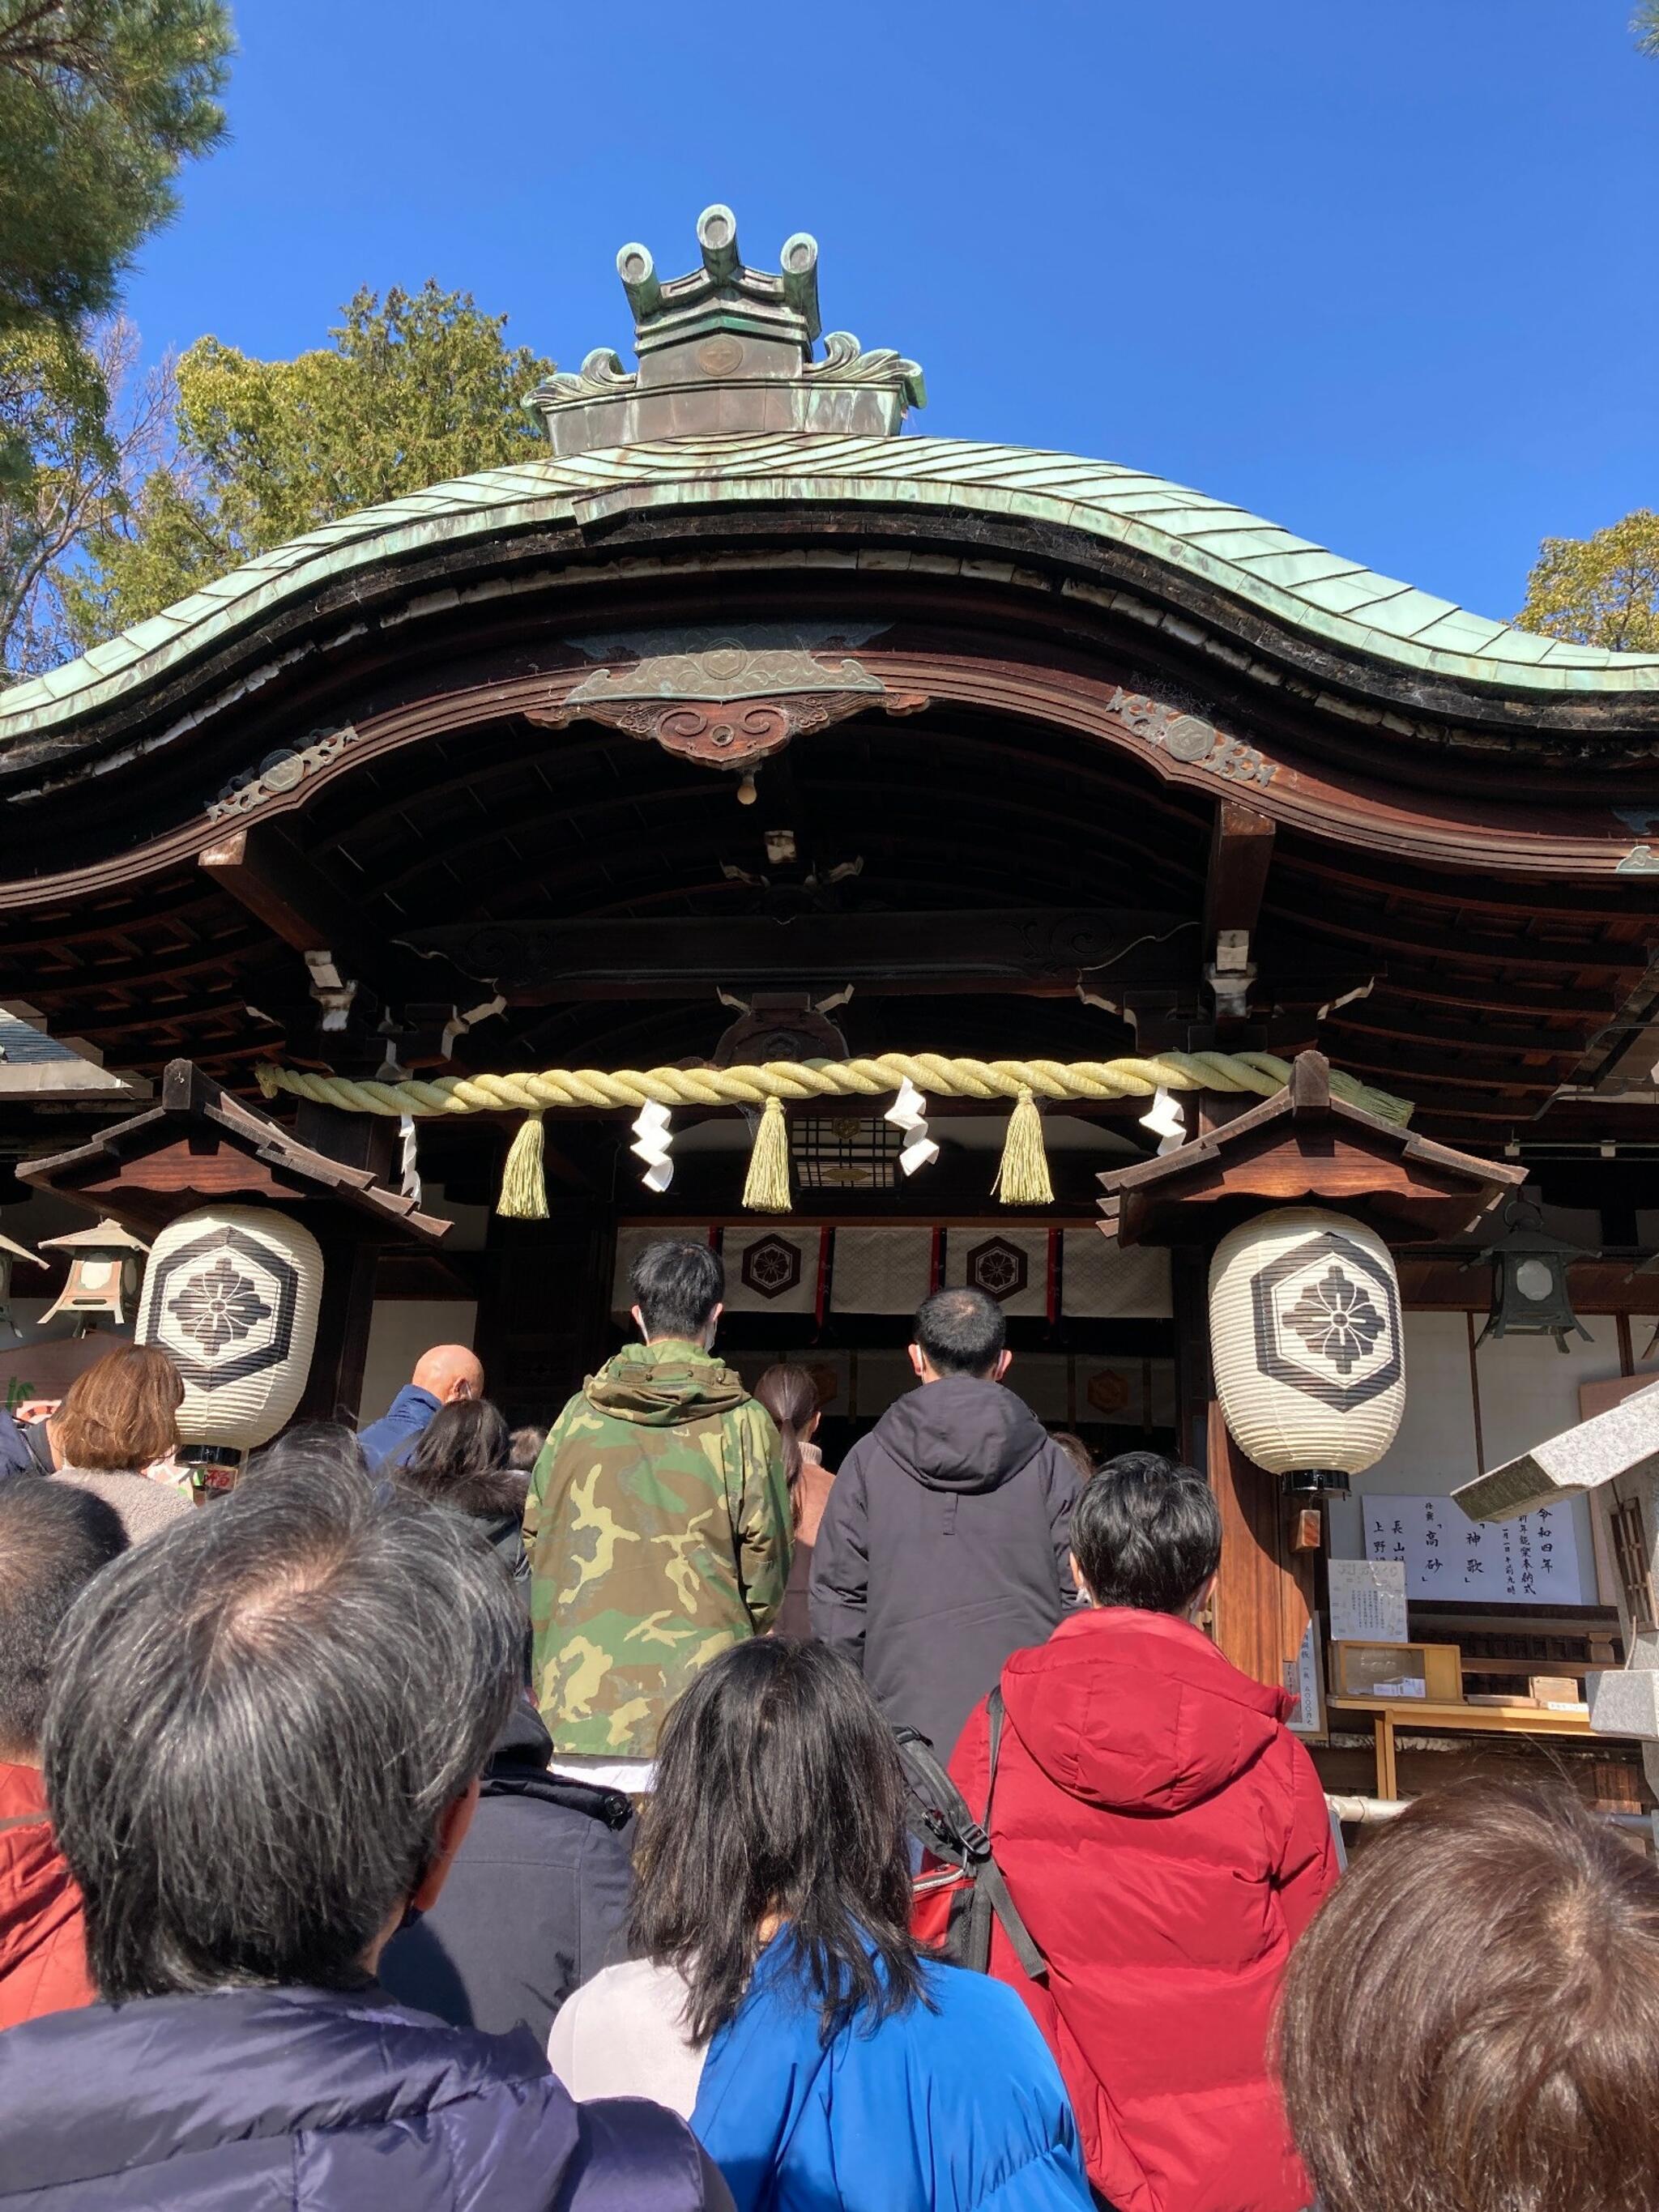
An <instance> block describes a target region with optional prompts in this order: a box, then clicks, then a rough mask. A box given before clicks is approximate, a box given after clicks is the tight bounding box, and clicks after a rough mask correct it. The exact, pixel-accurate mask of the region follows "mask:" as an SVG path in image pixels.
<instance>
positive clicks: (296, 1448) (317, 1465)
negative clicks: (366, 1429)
mask: <svg viewBox="0 0 1659 2212" xmlns="http://www.w3.org/2000/svg"><path fill="white" fill-rule="evenodd" d="M307 1474H314V1475H318V1476H319V1477H323V1478H325V1479H330V1480H333V1481H334V1482H336V1483H347V1484H352V1485H355V1486H357V1487H359V1488H362V1489H367V1488H368V1486H369V1484H370V1481H371V1480H372V1477H371V1474H370V1470H369V1464H368V1460H367V1459H366V1458H365V1457H364V1456H363V1448H362V1445H361V1444H360V1443H358V1441H357V1439H356V1436H354V1435H353V1433H352V1431H350V1430H349V1428H347V1427H346V1425H345V1424H344V1422H343V1421H301V1423H300V1424H299V1425H298V1426H297V1427H295V1428H291V1429H284V1430H283V1433H282V1435H281V1436H280V1437H277V1438H276V1442H275V1443H268V1444H267V1445H266V1446H265V1448H264V1450H263V1451H259V1452H256V1453H255V1454H254V1455H253V1457H252V1459H251V1460H250V1461H249V1462H248V1463H247V1466H246V1469H245V1470H244V1471H243V1474H242V1481H243V1483H245V1484H246V1483H249V1482H265V1481H270V1480H280V1481H283V1482H287V1481H289V1480H290V1479H291V1478H292V1477H294V1476H295V1475H307Z"/></svg>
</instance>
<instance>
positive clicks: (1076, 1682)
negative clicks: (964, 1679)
mask: <svg viewBox="0 0 1659 2212" xmlns="http://www.w3.org/2000/svg"><path fill="white" fill-rule="evenodd" d="M1072 1543H1073V1549H1074V1551H1075V1553H1076V1555H1077V1567H1078V1573H1079V1577H1080V1579H1081V1580H1082V1582H1083V1584H1084V1586H1085V1591H1086V1593H1087V1595H1088V1597H1089V1600H1090V1602H1089V1603H1088V1604H1087V1605H1086V1606H1084V1607H1080V1608H1079V1610H1078V1612H1076V1613H1073V1615H1072V1617H1071V1618H1070V1619H1069V1620H1064V1621H1062V1622H1061V1623H1060V1626H1059V1627H1058V1628H1057V1629H1056V1630H1055V1631H1054V1634H1053V1635H1052V1636H1051V1637H1050V1638H1049V1639H1048V1642H1047V1643H1046V1644H1042V1645H1040V1646H1039V1647H1038V1648H1037V1649H1036V1650H1031V1651H1017V1652H1016V1653H1015V1654H1014V1655H1013V1656H1012V1658H1011V1659H1010V1660H1009V1662H1008V1663H1007V1665H1006V1667H1005V1668H1003V1670H1002V1697H1003V1704H1004V1707H1005V1712H1006V1720H1005V1725H1004V1729H1003V1733H1002V1737H1001V1741H1000V1746H999V1748H998V1756H997V1769H996V1787H995V1790H994V1791H992V1790H989V1788H988V1784H989V1780H990V1777H989V1771H988V1757H987V1753H988V1747H989V1729H988V1717H987V1711H986V1708H985V1707H984V1706H982V1705H981V1707H980V1709H979V1710H978V1711H976V1712H975V1714H974V1716H973V1717H972V1718H971V1719H970V1720H969V1723H968V1726H967V1728H966V1729H965V1730H964V1731H963V1737H962V1741H961V1742H960V1743H959V1744H958V1745H957V1749H956V1753H955V1756H954V1757H953V1758H952V1759H951V1773H952V1775H953V1776H954V1777H955V1778H956V1781H957V1786H958V1787H959V1788H960V1789H961V1790H962V1793H963V1796H964V1797H965V1798H966V1799H967V1801H968V1803H969V1808H971V1809H972V1811H973V1812H974V1814H975V1816H976V1817H978V1816H979V1815H981V1814H982V1812H983V1808H984V1807H985V1804H986V1802H987V1796H988V1797H989V1799H990V1804H991V1813H990V1816H989V1825H990V1831H991V1840H992V1843H993V1844H994V1846H995V1849H996V1858H997V1863H998V1865H999V1866H1000V1868H1001V1869H1002V1872H1003V1875H1004V1876H1005V1878H1006V1881H1007V1884H1008V1888H1009V1892H1010V1893H1011V1895H1012V1898H1013V1900H1014V1903H1015V1905H1017V1906H1018V1909H1019V1912H1020V1916H1021V1917H1022V1918H1023V1919H1024V1923H1025V1925H1026V1928H1027V1929H1028V1930H1029V1931H1030V1936H1031V1937H1032V1940H1033V1941H1034V1942H1035V1943H1036V1947H1037V1948H1038V1950H1039V1951H1041V1952H1042V1955H1043V1957H1044V1959H1045V1960H1047V1962H1048V1978H1047V1980H1046V1981H1045V1982H1044V1983H1043V1984H1041V1985H1039V1984H1036V1983H1034V1982H1033V1981H1031V1980H1030V1978H1028V1977H1027V1975H1026V1974H1025V1973H1024V1971H1023V1969H1022V1968H1021V1966H1020V1964H1019V1962H1018V1959H1017V1958H1016V1957H1015V1955H1014V1954H1013V1952H1012V1949H1011V1948H1010V1947H1009V1945H1008V1944H1007V1942H1006V1939H1005V1938H1004V1936H1003V1935H1002V1931H1001V1929H1000V1928H999V1929H994V1931H993V1935H992V1942H991V1972H992V1973H993V1974H994V1975H995V1976H996V1977H997V1978H998V1979H1000V1980H1002V1981H1006V1982H1007V1983H1009V1984H1012V1987H1013V1988H1015V1989H1016V1990H1018V1992H1019V1994H1020V1995H1021V1996H1023V1997H1024V2000H1025V2002H1026V2004H1027V2005H1028V2006H1029V2007H1030V2010H1031V2012H1032V2014H1033V2015H1034V2016H1035V2018H1036V2021H1037V2024H1038V2026H1039V2027H1041V2028H1042V2031H1043V2033H1044V2034H1045V2035H1046V2036H1047V2038H1048V2045H1049V2048H1050V2049H1051V2050H1052V2051H1054V2056H1055V2057H1056V2058H1057V2059H1058V2061H1059V2063H1060V2071H1061V2073H1062V2074H1063V2075H1065V2077H1066V2087H1067V2088H1068V2089H1069V2090H1070V2092H1071V2095H1072V2103H1073V2106H1074V2107H1075V2108H1076V2112H1077V2116H1078V2124H1079V2127H1080V2128H1081V2129H1082V2130H1083V2141H1084V2147H1085V2151H1086V2153H1087V2154H1088V2161H1089V2178H1090V2179H1091V2181H1092V2182H1093V2184H1094V2185H1095V2187H1096V2188H1097V2190H1099V2191H1101V2192H1102V2194H1103V2196H1104V2197H1105V2198H1106V2199H1107V2201H1108V2202H1109V2203H1111V2204H1113V2205H1115V2207H1117V2208H1118V2212H1300V2208H1301V2207H1302V2206H1303V2205H1305V2204H1307V2203H1310V2201H1311V2197H1312V2191H1311V2190H1310V2186H1309V2183H1308V2178H1307V2176H1306V2174H1305V2173H1304V2172H1303V2171H1302V2169H1301V2167H1300V2166H1299V2165H1298V2164H1297V2160H1296V2157H1295V2154H1294V2153H1293V2152H1292V2150H1291V2138H1290V2132H1289V2130H1288V2128H1287V2126H1286V2124H1285V2112H1284V2107H1283V2105H1282V2104H1281V2102H1280V2100H1279V2092H1278V2090H1277V2088H1276V2087H1274V2085H1273V2081H1272V2080H1271V2079H1270V2077H1269V2073H1268V2064H1269V2057H1268V2044H1269V2039H1270V2037H1271V2033H1272V2028H1273V2012H1274V2008H1275V2005H1276V2003H1277V2002H1278V1997H1279V1986H1280V1984H1281V1982H1282V1981H1283V1978H1284V1974H1285V1961H1286V1960H1287V1959H1288V1957H1289V1956H1290V1951H1291V1944H1292V1943H1294V1942H1295V1941H1296V1939H1297V1936H1299V1935H1300V1934H1301V1933H1302V1930H1303V1929H1304V1928H1305V1927H1306V1926H1307V1924H1308V1923H1309V1922H1310V1920H1311V1919H1312V1917H1313V1916H1314V1913H1315V1911H1316V1910H1317V1908H1318V1905H1319V1904H1320V1901H1321V1899H1322V1898H1323V1897H1324V1895H1325V1893H1326V1892H1327V1891H1328V1889H1329V1888H1330V1887H1331V1885H1332V1883H1333V1882H1334V1880H1335V1878H1336V1864H1335V1854H1334V1847H1333V1844H1332V1839H1331V1827H1330V1822H1329V1820H1328V1817H1327V1815H1326V1811H1325V1797H1324V1792H1323V1790H1322V1787H1321V1784H1320V1780H1319V1777H1318V1775H1317V1774H1316V1771H1314V1764H1313V1761H1312V1759H1310V1757H1309V1755H1308V1753H1307V1750H1306V1748H1305V1747H1304V1746H1303V1745H1302V1744H1299V1743H1298V1742H1297V1741H1296V1738H1295V1737H1294V1736H1293V1735H1291V1734H1290V1732H1289V1731H1288V1729H1286V1728H1285V1715H1286V1714H1287V1713H1288V1712H1289V1711H1290V1710H1291V1700H1290V1699H1289V1698H1288V1697H1287V1696H1286V1694H1285V1692H1284V1691H1283V1690H1280V1689H1270V1688H1268V1687H1267V1686H1266V1685H1265V1684H1263V1683H1261V1682H1255V1681H1252V1680H1250V1679H1249V1677H1248V1676H1247V1675H1244V1674H1240V1673H1239V1671H1238V1669H1237V1668H1236V1667H1234V1666H1232V1665H1231V1664H1230V1663H1229V1662H1228V1661H1227V1660H1225V1658H1223V1656H1222V1655H1221V1654H1220V1652H1219V1651H1218V1650H1216V1648H1215V1646H1214V1644H1212V1643H1211V1642H1210V1640H1209V1638H1207V1637H1206V1635H1205V1634H1204V1632H1203V1631H1202V1630H1201V1629H1200V1628H1197V1627H1195V1626H1194V1620H1193V1616H1194V1613H1197V1612H1199V1611H1200V1610H1201V1608H1202V1607H1203V1606H1204V1604H1205V1603H1206V1601H1207V1600H1208V1598H1209V1595H1210V1594H1211V1592H1212V1589H1213V1588H1214V1583H1215V1575H1216V1570H1217V1568H1218V1565H1219V1564H1220V1559H1221V1515H1220V1510H1219V1509H1218V1506H1217V1504H1216V1502H1215V1498H1214V1496H1213V1494H1212V1492H1211V1490H1210V1487H1209V1486H1208V1484H1207V1483H1206V1481H1205V1480H1204V1478H1203V1476H1202V1475H1201V1474H1194V1471H1193V1469H1192V1468H1181V1467H1174V1466H1171V1464H1170V1462H1169V1461H1168V1460H1166V1459H1164V1458H1163V1457H1161V1456H1160V1455H1158V1453H1156V1452H1125V1453H1123V1454H1122V1455H1121V1456H1120V1457H1119V1458H1117V1459H1115V1460H1111V1461H1109V1462H1108V1463H1107V1464H1106V1466H1105V1467H1104V1468H1102V1469H1101V1471H1100V1473H1099V1474H1097V1475H1096V1476H1095V1477H1094V1479H1093V1480H1092V1481H1091V1482H1090V1483H1089V1484H1088V1486H1087V1487H1086V1488H1085V1490H1084V1492H1083V1494H1082V1496H1081V1497H1080V1498H1079V1500H1078V1504H1077V1510H1076V1512H1075V1514H1074V1515H1073V1521H1072ZM1379 2212H1380V2208H1379Z"/></svg>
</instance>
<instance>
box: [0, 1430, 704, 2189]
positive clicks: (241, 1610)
mask: <svg viewBox="0 0 1659 2212" xmlns="http://www.w3.org/2000/svg"><path fill="white" fill-rule="evenodd" d="M523 1643H524V1614H523V1610H522V1607H521V1606H520V1602H519V1601H518V1599H517V1598H516V1597H515V1595H513V1589H512V1587H511V1584H510V1583H509V1580H508V1577H507V1574H506V1573H505V1571H503V1569H502V1567H501V1562H500V1561H499V1559H496V1558H495V1555H494V1553H492V1552H491V1551H490V1549H489V1546H488V1544H487V1543H486V1542H485V1541H484V1540H483V1536H482V1535H480V1534H479V1533H478V1532H477V1529H476V1528H472V1527H471V1525H470V1524H469V1523H468V1522H466V1521H465V1520H464V1519H463V1518H462V1517H461V1516H459V1515H458V1514H453V1513H445V1512H441V1511H438V1510H435V1509H434V1508H431V1507H428V1506H420V1505H414V1504H408V1503H405V1502H402V1501H399V1502H398V1503H396V1504H392V1505H382V1504H380V1503H379V1502H378V1500H377V1499H376V1498H375V1495H374V1490H373V1487H372V1486H371V1485H370V1483H369V1482H368V1480H367V1478H365V1477H362V1476H358V1477H356V1479H353V1480H340V1479H339V1478H338V1476H337V1475H336V1474H316V1473H306V1472H301V1471H299V1470H296V1471H295V1473H293V1474H291V1475H285V1476H284V1479H283V1480H282V1481H280V1482H265V1483H256V1484H253V1485H252V1486H249V1487H248V1488H247V1489H246V1490H245V1491H240V1492H236V1493H234V1494H233V1495H232V1496H231V1497H229V1498H227V1499H226V1500H224V1501H223V1502H222V1504H216V1505H215V1507H214V1508H213V1510H211V1511H210V1512H206V1513H197V1514H192V1515H191V1516H189V1518H188V1519H186V1520H183V1521H180V1522H179V1524H178V1525H177V1527H176V1528H173V1529H170V1530H168V1531H167V1533H166V1534H163V1535H160V1536H157V1537H156V1538H155V1539H154V1540H153V1541H151V1542H150V1543H149V1544H146V1545H140V1546H137V1547H135V1548H134V1549H133V1550H131V1551H130V1552H128V1553H125V1555H124V1556H123V1557H122V1558H121V1559H118V1560H116V1561H115V1562H114V1563H113V1564H112V1565H110V1566H109V1567H107V1568H106V1569H105V1570H104V1571H102V1572H101V1573H100V1575H99V1576H98V1577H96V1578H95V1580H94V1582H93V1583H92V1584H91V1585H90V1586H89V1587H88V1589H87V1590H86V1592H85V1593H84V1594H83V1595H82V1597H81V1598H80V1599H79V1600H78V1601H77V1602H76V1606H75V1607H74V1609H73V1610H72V1612H71V1613H70V1617H69V1619H68V1620H67V1622H66V1623H65V1625H64V1633H63V1637H62V1639H61V1641H60V1644H59V1645H58V1650H57V1653H56V1656H55V1670H56V1671H55V1675H54V1680H53V1683H52V1694H51V1697H50V1699H49V1702H48V1705H47V1710H46V1738H45V1753H46V1788H47V1794H48V1796H49V1797H50V1799H51V1802H52V1810H53V1813H54V1815H55V1817H56V1820H57V1825H58V1840H59V1843H60V1844H61V1846H62V1848H63V1851H64V1857H65V1858H66V1859H67V1860H68V1862H69V1864H70V1870H71V1871H72V1872H73V1874H74V1875H75V1876H76V1880H77V1881H78V1882H79V1883H80V1886H81V1890H82V1897H83V1899H84V1903H85V1914H86V1931H87V1952H88V1960H89V1962H90V1965H91V1967H92V1971H93V1976H94V1980H95V1982H96V1984H97V1987H98V1991H99V1996H100V2000H101V2001H100V2002H98V2003H96V2004H93V2005H90V2006H88V2007H86V2008H83V2009H82V2010H81V2011H78V2012H65V2013H57V2014H53V2015H52V2016H51V2017H50V2018H48V2019H45V2020H34V2021H26V2022H25V2023H24V2024H23V2025H22V2026H21V2027H15V2028H11V2029H9V2030H8V2031H7V2032H6V2033H5V2034H4V2035H3V2036H0V2142H3V2143H4V2145H5V2155H4V2159H3V2162H0V2205H3V2206H16V2207H18V2208H19V2212H21V2208H22V2207H24V2206H27V2208H28V2212H141V2208H142V2212H153V2208H155V2207H158V2206H166V2207H169V2208H174V2212H183V2208H185V2207H191V2208H196V2207H201V2208H207V2207H211V2208H212V2212H269V2208H270V2207H272V2206H276V2205H289V2206H296V2205H304V2206H305V2207H306V2212H461V2209H462V2208H463V2207H465V2208H467V2212H471V2208H473V2207H476V2206H479V2205H483V2204H488V2205H489V2208H490V2212H611V2208H613V2207H617V2206H621V2205H624V2204H626V2205H629V2206H632V2205H635V2204H640V2205H645V2204H649V2205H651V2206H652V2207H653V2208H661V2212H669V2208H673V2212H697V2208H703V2207H715V2208H719V2212H728V2208H729V2206H730V2201H731V2200H730V2193H729V2191H727V2190H726V2186H725V2185H724V2183H723V2182H721V2181H720V2179H719V2177H718V2174H717V2173H716V2172H715V2171H714V2168H713V2167H712V2166H710V2165H709V2163H708V2160H707V2159H706V2158H705V2157H704V2155H703V2154H702V2152H701V2151H700V2150H699V2149H698V2148H697V2147H696V2143H695V2142H693V2141H692V2139H691V2137H690V2136H689V2135H688V2133H687V2132H686V2130H685V2129H684V2126H683V2125H682V2124H680V2122H679V2121H678V2119H676V2118H673V2117H671V2115H669V2114H667V2113H665V2112H660V2111H659V2110H658V2109H656V2108H655V2107H653V2106H649V2105H646V2104H641V2103H635V2104H617V2103H613V2104H611V2105H609V2106H605V2107H594V2108H590V2109H586V2110H583V2109H580V2108H578V2107H577V2106H575V2105H574V2103H573V2101H572V2100H571V2098H570V2096H569V2095H568V2092H567V2091H566V2090H565V2089H564V2088H563V2087H562V2085H561V2084H560V2083H559V2082H558V2081H556V2080H555V2079H554V2078H553V2075H551V2073H550V2071H549V2069H548V2066H547V2063H546V2060H545V2058H544V2056H543V2054H542V2052H541V2051H540V2050H539V2048H538V2045H537V2043H536V2040H535V2038H534V2037H533V2036H532V2035H530V2034H528V2033H526V2032H525V2031H524V2030H523V2029H522V2028H520V2029H517V2030H515V2031H514V2032H513V2033H512V2034H510V2035H505V2036H495V2035H488V2034H484V2033H479V2032H477V2031H473V2030H463V2029H457V2028H453V2027H448V2026H447V2025H445V2024H444V2023H442V2022H441V2021H436V2020H434V2019H432V2018H431V2017H430V2016H429V2015H425V2014H422V2013H418V2012H414V2011H411V2010H410V2009H409V2008H407V2007H405V2006H403V2005H400V2004H398V2003H397V2002H395V2000H393V1999H392V1997H390V1996H387V1994H386V1991H385V1990H382V1989H381V1988H380V1986H379V1985H378V1984H377V1983H376V1981H375V1978H374V1974H375V1969H376V1966H377V1965H378V1963H379V1960H380V1954H381V1952H382V1950H383V1949H384V1948H385V1946H386V1942H387V1940H388V1939H389V1937H390V1936H391V1935H392V1931H393V1930H394V1929H396V1928H397V1927H398V1925H399V1924H400V1923H401V1922H402V1921H403V1920H404V1918H405V1917H406V1916H407V1915H408V1914H409V1913H410V1912H411V1911H426V1910H428V1909H429V1908H430V1907H431V1906H432V1905H434V1904H435V1903H436V1901H437V1899H438V1897H439V1896H440V1894H441V1891H442V1888H443V1885H444V1881H445V1877H446V1875H447V1873H448V1870H449V1867H450V1865H451V1863H452V1862H453V1859H454V1857H455V1855H456V1852H457V1851H458V1850H459V1847H460V1844H461V1843H462V1841H463V1839H464V1838H465V1832H466V1828H467V1824H468V1822H469V1821H470V1820H471V1816H472V1812H473V1808H474V1806H475V1804H476V1802H477V1787H478V1778H479V1776H480V1774H481V1772H482V1771H483V1766H484V1764H485V1761H486V1759H487V1758H488V1755H489V1750H490V1747H491V1746H492V1745H493V1743H494V1742H495V1739H496V1737H497V1736H498V1735H499V1734H500V1732H501V1726H502V1724H503V1723H504V1721H505V1720H506V1717H507V1712H508V1711H509V1710H510V1708H511V1706H512V1704H513V1699H514V1698H515V1696H516V1695H517V1694H518V1681H519V1677H520V1666H521V1662H522V1651H523Z"/></svg>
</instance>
